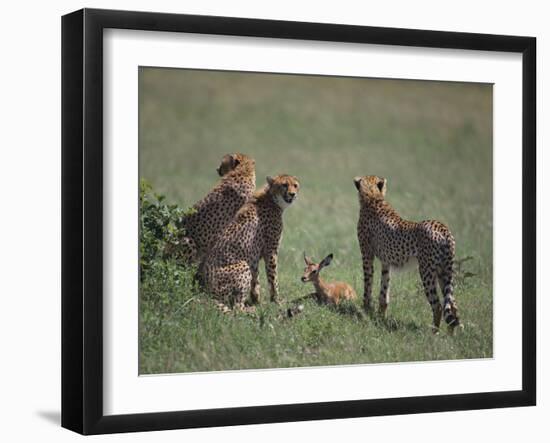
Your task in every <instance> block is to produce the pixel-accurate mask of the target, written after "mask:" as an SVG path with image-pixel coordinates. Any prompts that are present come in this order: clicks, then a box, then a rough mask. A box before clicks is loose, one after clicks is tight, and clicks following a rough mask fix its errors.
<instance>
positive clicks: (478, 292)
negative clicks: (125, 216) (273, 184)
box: [139, 68, 493, 373]
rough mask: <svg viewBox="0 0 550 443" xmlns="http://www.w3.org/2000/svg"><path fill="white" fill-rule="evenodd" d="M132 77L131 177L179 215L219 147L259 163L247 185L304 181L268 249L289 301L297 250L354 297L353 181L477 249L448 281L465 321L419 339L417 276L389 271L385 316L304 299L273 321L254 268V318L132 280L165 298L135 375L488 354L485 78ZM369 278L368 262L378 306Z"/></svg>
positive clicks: (299, 290) (357, 273)
mask: <svg viewBox="0 0 550 443" xmlns="http://www.w3.org/2000/svg"><path fill="white" fill-rule="evenodd" d="M139 84H140V90H139V93H140V113H139V119H140V134H139V135H140V176H141V177H142V178H145V179H147V180H148V181H150V182H151V183H152V185H153V187H154V189H155V190H156V191H158V192H160V193H162V194H165V195H166V196H167V201H169V202H171V203H176V204H178V205H180V206H181V207H183V208H185V207H188V206H190V205H192V204H193V203H194V202H195V201H196V200H198V199H199V198H201V197H202V196H203V195H204V194H205V193H206V192H208V190H209V189H210V188H211V187H212V186H213V184H214V183H215V182H216V179H217V177H216V174H215V168H216V167H217V166H218V164H219V160H220V158H221V157H222V155H223V154H225V153H227V152H235V151H240V152H244V153H247V154H249V155H252V156H253V157H254V158H255V159H256V165H257V168H256V169H257V181H258V183H257V185H258V186H261V185H263V183H264V180H265V176H266V175H274V174H277V173H288V174H293V175H296V176H297V177H298V178H299V179H300V182H301V185H302V187H301V191H300V195H299V198H298V200H297V201H296V202H295V204H293V206H292V207H291V208H289V209H288V210H287V211H286V213H285V215H284V222H285V228H284V232H283V240H282V243H281V248H280V253H279V286H280V294H281V296H282V297H283V298H284V299H285V300H287V301H291V300H294V299H296V298H298V297H301V296H303V295H305V294H306V293H308V292H311V291H312V287H311V285H310V284H307V285H305V284H303V283H302V282H300V280H299V278H300V277H301V275H302V271H303V267H304V264H303V259H302V253H303V251H304V250H305V251H307V253H308V255H310V256H312V257H314V258H315V259H319V260H320V259H321V258H323V257H324V256H325V255H327V254H328V253H330V252H332V253H334V260H333V262H332V264H331V265H330V266H329V267H327V268H326V269H324V270H323V274H322V275H323V277H324V278H325V279H327V280H332V279H334V280H343V281H346V282H348V283H350V284H351V285H352V286H353V287H354V288H355V289H356V291H357V293H358V294H362V290H363V281H362V280H363V278H362V271H361V255H360V252H359V247H358V243H357V237H356V224H357V218H358V201H357V195H356V190H355V188H354V185H353V180H352V179H353V177H354V176H355V175H366V174H377V175H381V176H384V177H386V178H387V180H388V191H387V199H388V200H389V201H390V203H391V204H392V205H393V206H394V207H395V208H396V209H397V210H398V211H399V212H400V214H401V215H402V216H403V217H405V218H408V219H412V220H423V219H437V220H440V221H442V222H444V223H446V224H447V225H448V226H449V227H450V228H451V230H452V232H453V234H454V236H455V238H456V242H457V257H458V258H461V257H473V258H472V259H471V260H469V261H467V262H465V263H464V265H463V269H462V272H461V273H460V274H459V275H458V279H457V284H456V291H455V294H456V298H457V301H458V304H459V309H460V315H461V318H462V319H463V323H464V325H465V329H464V332H463V333H462V334H460V335H456V336H454V337H450V336H447V335H446V334H440V335H439V336H434V335H433V334H432V333H431V331H430V324H431V310H430V307H429V305H428V303H427V301H426V298H425V296H424V294H423V292H422V290H421V286H420V281H419V277H418V273H417V271H416V270H414V269H412V270H409V271H407V272H403V273H395V272H394V273H393V274H392V281H391V301H390V306H389V309H388V319H387V320H386V321H380V320H376V319H372V318H368V319H363V320H359V319H357V318H356V317H355V316H353V315H349V311H351V310H350V309H347V310H346V309H341V310H340V311H336V310H333V309H329V308H327V307H321V306H317V305H316V304H314V303H306V305H305V311H304V312H303V313H302V314H301V315H299V316H297V317H295V318H293V319H291V320H281V319H280V318H279V317H278V313H279V310H280V308H279V307H276V306H274V305H272V304H270V303H269V301H268V300H269V296H268V294H267V293H266V288H267V285H266V283H265V277H264V274H263V272H262V275H261V277H262V289H263V294H262V295H263V297H262V304H261V306H260V307H259V309H258V312H257V315H256V316H250V315H246V314H231V315H222V314H220V313H219V312H218V311H217V310H216V309H215V308H214V307H213V306H212V304H211V303H208V296H207V295H204V294H198V293H196V292H195V291H191V290H189V288H188V287H186V286H185V285H183V286H185V287H179V286H177V285H175V286H170V287H168V288H164V289H162V288H161V286H162V285H161V284H160V282H159V284H158V287H155V285H150V286H148V289H145V288H144V287H143V285H142V288H141V297H142V300H143V298H144V297H145V296H147V297H149V296H150V295H151V294H144V291H145V290H148V291H153V292H155V291H156V292H162V291H164V292H165V295H166V294H168V295H167V296H169V299H170V300H171V307H170V309H168V310H167V311H166V312H165V313H164V314H163V315H164V320H163V322H162V325H161V326H160V327H157V328H152V329H151V328H148V327H146V326H147V325H146V321H148V320H146V319H149V318H152V317H154V316H155V312H147V310H148V309H153V307H152V305H148V304H143V303H142V309H141V311H140V313H141V328H140V372H141V373H166V372H184V371H209V370H227V369H243V368H268V367H295V366H315V365H338V364H351V363H372V362H395V361H418V360H421V361H424V360H440V359H464V358H480V357H481V358H484V357H491V356H492V347H493V346H492V344H493V336H492V329H493V324H492V317H493V315H492V312H493V311H492V309H493V308H492V306H493V298H492V182H493V176H492V88H491V86H490V85H480V84H463V83H444V82H421V81H406V80H378V79H351V78H329V77H311V76H284V75H260V74H240V73H221V72H210V71H186V70H163V69H151V68H146V69H142V70H141V71H140V83H139ZM262 271H263V270H262ZM470 274H473V275H470ZM378 283H379V266H378V265H377V267H376V269H375V286H374V290H373V296H374V300H375V301H376V303H377V294H378ZM360 305H361V300H358V301H357V303H356V307H357V309H360ZM182 306H183V308H182Z"/></svg>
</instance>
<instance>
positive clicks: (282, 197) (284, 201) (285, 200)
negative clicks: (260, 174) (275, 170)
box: [267, 174, 300, 209]
mask: <svg viewBox="0 0 550 443" xmlns="http://www.w3.org/2000/svg"><path fill="white" fill-rule="evenodd" d="M267 186H268V189H267V192H269V194H271V196H272V197H273V200H275V203H277V205H278V206H279V207H280V208H281V209H285V208H287V207H288V206H290V205H291V204H292V202H293V201H294V200H295V199H296V196H297V195H298V189H299V188H300V183H299V182H298V179H297V178H296V177H293V176H292V175H286V174H283V175H277V176H275V177H267Z"/></svg>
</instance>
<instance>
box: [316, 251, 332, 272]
mask: <svg viewBox="0 0 550 443" xmlns="http://www.w3.org/2000/svg"><path fill="white" fill-rule="evenodd" d="M332 257H333V255H332V254H329V255H327V256H326V257H325V258H324V259H323V261H322V262H321V263H319V269H321V268H324V267H325V266H328V265H330V262H331V261H332Z"/></svg>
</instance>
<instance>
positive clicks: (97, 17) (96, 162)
mask: <svg viewBox="0 0 550 443" xmlns="http://www.w3.org/2000/svg"><path fill="white" fill-rule="evenodd" d="M107 28H118V29H133V30H148V31H171V32H192V33H198V34H217V35H226V36H251V37H269V38H279V39H301V40H317V41H329V42H353V43H370V44H378V45H397V46H416V47H429V48H454V49H469V50H479V51H503V52H511V53H520V54H522V64H523V80H522V82H523V85H522V88H523V98H522V100H523V109H522V116H523V120H522V127H523V136H522V137H523V138H522V143H523V146H522V156H523V165H522V166H523V177H522V182H523V190H522V192H523V208H522V210H523V214H522V220H523V232H522V241H523V257H522V260H523V267H522V291H523V292H522V322H523V323H522V389H521V390H517V391H505V392H478V393H469V394H458V395H436V396H421V397H405V398H392V399H371V400H357V401H336V402H325V403H307V404H286V405H284V404H282V405H281V404H279V405H265V406H260V407H237V408H224V409H208V410H190V411H177V412H160V413H143V414H131V415H109V416H106V415H104V413H103V407H102V404H103V372H102V371H103V342H102V327H103V318H102V316H103V299H102V283H103V276H102V267H103V226H102V224H103V209H102V207H103V197H102V196H103V181H102V180H103V147H102V139H103V110H102V109H103V87H102V85H103V39H102V35H103V30H104V29H107ZM535 85H536V39H535V38H532V37H517V36H504V35H485V34H471V33H456V32H440V31H424V30H412V29H390V28H378V27H364V26H349V25H339V24H319V23H301V22H290V21H274V20H257V19H244V18H230V17H210V16H197V15H179V14H163V13H149V12H128V11H110V10H97V9H83V10H79V11H76V12H73V13H71V14H68V15H65V16H63V18H62V426H63V427H65V428H68V429H71V430H73V431H76V432H79V433H82V434H104V433H115V432H132V431H151V430H162V429H178V428H194V427H211V426H229V425H240V424H255V423H274V422H285V421H302V420H320V419H333V418H348V417H363V416H379V415H393V414H412V413H424V412H436V411H456V410H467V409H487V408H502V407H514V406H530V405H535V403H536V353H535V351H536V315H535V306H536V296H535V295H536V283H535V282H536V275H535V274H536V118H535V116H536V97H535V95H536V90H535Z"/></svg>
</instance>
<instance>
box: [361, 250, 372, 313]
mask: <svg viewBox="0 0 550 443" xmlns="http://www.w3.org/2000/svg"><path fill="white" fill-rule="evenodd" d="M373 263H374V256H372V255H370V254H363V276H364V285H365V290H364V294H363V306H364V308H365V312H366V313H367V314H368V313H369V312H370V311H371V295H372V274H373V272H374V266H373Z"/></svg>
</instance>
